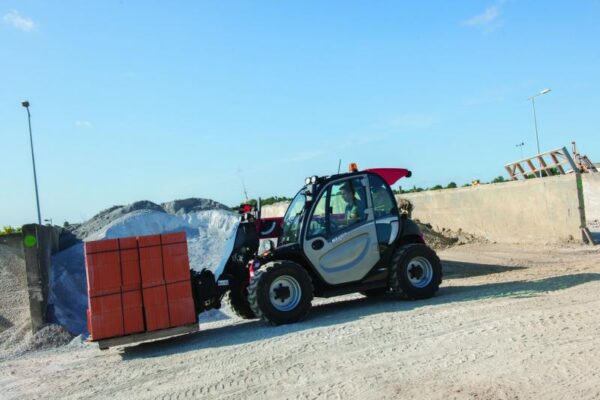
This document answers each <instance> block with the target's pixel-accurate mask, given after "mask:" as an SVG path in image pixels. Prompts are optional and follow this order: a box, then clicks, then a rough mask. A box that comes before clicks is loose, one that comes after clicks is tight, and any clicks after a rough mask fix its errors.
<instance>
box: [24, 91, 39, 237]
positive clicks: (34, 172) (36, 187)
mask: <svg viewBox="0 0 600 400" xmlns="http://www.w3.org/2000/svg"><path fill="white" fill-rule="evenodd" d="M21 105H22V106H23V107H25V108H26V109H27V122H28V123H29V143H30V145H31V163H32V164H33V183H34V185H35V202H36V204H37V215H38V224H40V225H41V224H42V213H41V212H40V196H39V195H38V184H37V173H36V171H35V155H34V154H33V135H32V133H31V113H30V112H29V102H28V101H24V102H22V103H21Z"/></svg>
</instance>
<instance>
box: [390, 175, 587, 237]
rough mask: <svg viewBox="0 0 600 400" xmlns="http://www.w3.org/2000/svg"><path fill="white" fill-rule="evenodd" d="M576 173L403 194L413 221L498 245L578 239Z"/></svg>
mask: <svg viewBox="0 0 600 400" xmlns="http://www.w3.org/2000/svg"><path fill="white" fill-rule="evenodd" d="M578 193H579V192H578V188H577V176H576V175H575V174H569V175H562V176H554V177H547V178H542V179H529V180H525V181H513V182H506V183H497V184H489V185H480V186H475V187H467V188H460V189H445V190H436V191H426V192H420V193H410V194H402V195H399V196H397V197H401V198H405V199H408V200H409V201H411V202H412V203H413V205H414V210H413V218H415V219H419V220H421V221H422V222H428V223H430V224H432V225H433V226H434V228H435V229H436V230H441V229H442V228H448V229H452V230H459V229H462V230H463V231H465V232H469V233H473V234H476V235H480V236H483V237H486V238H488V239H490V240H493V241H497V242H512V243H518V242H564V241H570V240H577V241H579V240H581V239H582V234H581V227H582V221H581V218H582V213H583V209H581V207H580V202H579V198H578V196H579V194H578Z"/></svg>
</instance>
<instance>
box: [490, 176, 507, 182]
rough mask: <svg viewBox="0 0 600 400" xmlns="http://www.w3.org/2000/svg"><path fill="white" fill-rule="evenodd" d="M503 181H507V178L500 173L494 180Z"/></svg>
mask: <svg viewBox="0 0 600 400" xmlns="http://www.w3.org/2000/svg"><path fill="white" fill-rule="evenodd" d="M502 182H506V179H504V177H503V176H502V175H498V176H497V177H495V178H494V180H493V181H492V183H502Z"/></svg>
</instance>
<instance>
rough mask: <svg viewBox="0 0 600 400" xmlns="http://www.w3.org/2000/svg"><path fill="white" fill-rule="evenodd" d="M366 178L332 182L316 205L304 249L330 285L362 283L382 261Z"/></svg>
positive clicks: (306, 231) (364, 176) (308, 227)
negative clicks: (380, 259) (361, 280)
mask: <svg viewBox="0 0 600 400" xmlns="http://www.w3.org/2000/svg"><path fill="white" fill-rule="evenodd" d="M368 193H369V182H368V179H367V176H366V175H363V176H361V175H359V176H353V177H351V178H346V179H340V180H337V181H334V182H331V183H329V184H328V185H327V187H326V188H325V189H324V190H323V191H322V193H321V197H320V198H319V199H318V200H317V201H316V202H315V204H314V205H313V207H312V209H311V211H310V216H309V218H308V226H307V228H306V230H305V235H304V240H303V248H304V253H305V254H306V256H307V258H308V259H309V260H310V262H311V263H312V264H313V266H314V267H315V269H316V270H317V272H318V273H319V274H320V275H321V277H322V278H323V280H324V281H325V282H327V283H329V284H331V285H337V284H342V283H349V282H355V281H359V280H360V279H362V278H364V277H365V276H366V275H367V273H368V272H369V271H370V270H371V269H372V268H373V267H374V266H375V264H376V263H377V262H378V261H379V258H380V255H379V249H378V240H377V230H376V227H375V219H374V213H373V204H372V199H371V196H370V195H368Z"/></svg>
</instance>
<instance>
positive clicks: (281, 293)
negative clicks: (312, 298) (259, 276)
mask: <svg viewBox="0 0 600 400" xmlns="http://www.w3.org/2000/svg"><path fill="white" fill-rule="evenodd" d="M301 298H302V289H301V288H300V283H298V281H297V280H296V279H295V278H293V277H291V276H289V275H284V276H279V277H277V278H275V280H274V281H273V282H272V283H271V286H270V287H269V299H270V300H271V304H272V305H273V307H275V308H276V309H277V310H278V311H291V310H293V309H294V308H296V306H298V304H299V303H300V299H301Z"/></svg>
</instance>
